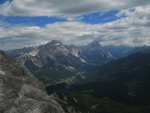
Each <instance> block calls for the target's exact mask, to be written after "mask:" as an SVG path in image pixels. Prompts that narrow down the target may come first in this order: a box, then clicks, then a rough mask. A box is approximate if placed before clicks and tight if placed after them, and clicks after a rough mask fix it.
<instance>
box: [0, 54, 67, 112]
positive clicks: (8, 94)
mask: <svg viewBox="0 0 150 113" xmlns="http://www.w3.org/2000/svg"><path fill="white" fill-rule="evenodd" d="M0 113H64V111H63V109H62V108H61V106H60V105H59V104H58V103H57V102H56V101H55V100H54V98H52V97H51V96H48V95H47V94H46V91H45V87H44V85H43V83H41V82H40V81H39V80H38V79H36V78H35V77H34V76H33V75H31V74H30V72H29V71H27V70H26V69H25V68H24V67H21V66H20V65H19V64H18V63H17V62H16V60H14V59H13V58H11V57H9V56H7V55H6V54H4V52H2V51H0Z"/></svg>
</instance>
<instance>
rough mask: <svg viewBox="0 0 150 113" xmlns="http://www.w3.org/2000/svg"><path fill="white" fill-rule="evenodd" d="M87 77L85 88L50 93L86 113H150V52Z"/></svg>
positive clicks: (57, 87)
mask: <svg viewBox="0 0 150 113" xmlns="http://www.w3.org/2000/svg"><path fill="white" fill-rule="evenodd" d="M87 76H88V77H87V80H89V82H88V83H86V84H83V85H67V84H59V85H55V86H50V87H47V91H48V92H49V93H51V92H53V91H55V92H56V91H57V92H58V93H59V94H60V95H61V93H63V94H64V95H66V97H67V98H68V101H67V102H68V103H70V104H71V105H75V106H76V107H77V108H78V109H80V110H83V109H82V108H83V106H84V110H83V111H84V112H89V111H90V113H101V112H102V113H103V112H104V113H105V112H106V113H107V112H108V113H149V112H150V97H149V95H150V90H149V89H150V82H149V81H150V49H145V50H144V51H141V52H138V53H135V54H132V55H130V56H128V57H126V58H122V59H118V60H114V61H112V62H110V63H108V64H106V65H103V66H101V67H99V69H98V70H96V71H94V72H92V73H89V74H88V75H87ZM74 98H75V99H74ZM80 103H81V104H80ZM81 105H82V107H80V106H81ZM93 106H94V107H93ZM85 109H86V111H85Z"/></svg>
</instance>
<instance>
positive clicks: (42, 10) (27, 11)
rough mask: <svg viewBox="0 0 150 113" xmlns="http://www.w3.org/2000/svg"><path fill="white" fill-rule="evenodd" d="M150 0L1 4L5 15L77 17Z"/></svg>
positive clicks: (15, 1) (33, 0)
mask: <svg viewBox="0 0 150 113" xmlns="http://www.w3.org/2000/svg"><path fill="white" fill-rule="evenodd" d="M148 4H150V0H142V1H141V0H132V1H131V0H113V1H112V0H13V1H12V2H8V1H7V2H5V3H4V4H2V5H1V6H0V14H2V15H5V16H10V15H11V16H12V15H13V16H59V17H62V18H68V19H74V18H75V19H76V17H77V16H78V17H80V16H81V15H83V14H88V13H92V12H104V11H108V10H112V9H116V10H120V9H127V8H132V7H136V6H142V5H148Z"/></svg>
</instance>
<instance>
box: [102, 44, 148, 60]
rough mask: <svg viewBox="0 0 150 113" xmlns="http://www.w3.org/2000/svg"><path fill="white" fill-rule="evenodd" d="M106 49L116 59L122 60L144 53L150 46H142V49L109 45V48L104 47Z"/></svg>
mask: <svg viewBox="0 0 150 113" xmlns="http://www.w3.org/2000/svg"><path fill="white" fill-rule="evenodd" d="M104 48H105V49H106V50H107V51H110V52H111V53H112V54H113V55H114V56H115V57H117V58H122V57H126V56H128V55H130V54H133V53H136V52H139V51H142V50H144V49H146V48H148V46H140V47H129V46H123V45H121V46H113V45H109V46H104Z"/></svg>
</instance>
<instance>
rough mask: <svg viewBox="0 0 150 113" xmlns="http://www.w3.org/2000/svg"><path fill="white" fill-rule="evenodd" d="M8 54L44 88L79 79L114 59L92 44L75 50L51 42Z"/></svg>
mask: <svg viewBox="0 0 150 113" xmlns="http://www.w3.org/2000/svg"><path fill="white" fill-rule="evenodd" d="M12 55H13V56H15V57H16V58H17V59H18V60H19V61H20V62H22V64H23V65H25V66H26V67H27V68H28V69H29V70H30V71H31V72H32V73H33V74H34V75H35V76H37V77H38V78H39V79H40V80H42V81H43V82H44V83H45V84H47V85H48V84H49V83H51V84H55V83H60V82H64V81H65V82H69V83H70V82H72V81H75V79H83V78H84V77H83V73H85V72H86V71H89V70H92V69H93V68H95V67H96V66H99V65H102V64H104V63H106V62H108V61H110V60H112V59H114V57H113V56H112V55H111V54H110V53H109V52H108V51H106V50H104V49H103V48H102V47H101V45H100V44H99V43H98V42H96V41H94V42H92V43H91V44H89V45H87V46H84V47H78V46H74V45H64V44H63V43H62V42H60V41H57V40H53V41H51V42H49V43H47V44H45V45H41V46H38V47H33V48H24V49H19V50H14V51H13V52H12ZM41 75H42V76H41Z"/></svg>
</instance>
